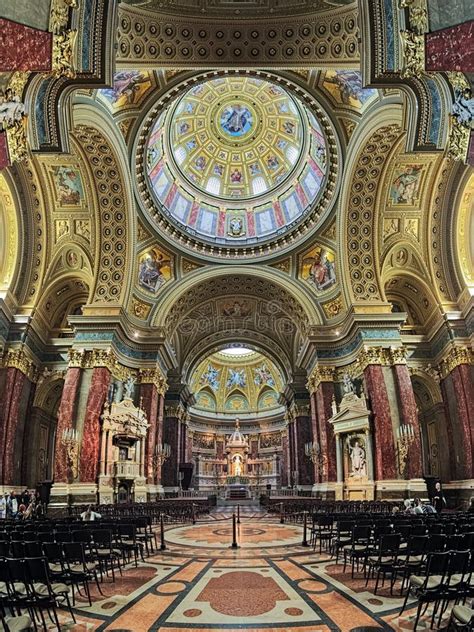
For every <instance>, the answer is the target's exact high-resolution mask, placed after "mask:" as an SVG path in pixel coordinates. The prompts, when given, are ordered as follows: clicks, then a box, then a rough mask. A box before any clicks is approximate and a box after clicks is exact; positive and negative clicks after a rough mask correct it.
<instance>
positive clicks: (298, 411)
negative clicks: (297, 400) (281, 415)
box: [291, 404, 310, 419]
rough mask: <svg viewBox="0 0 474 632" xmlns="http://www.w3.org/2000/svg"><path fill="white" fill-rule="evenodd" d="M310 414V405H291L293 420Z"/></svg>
mask: <svg viewBox="0 0 474 632" xmlns="http://www.w3.org/2000/svg"><path fill="white" fill-rule="evenodd" d="M309 413H310V405H309V404H303V405H302V404H293V405H292V406H291V414H292V416H293V418H294V419H296V417H307V416H308V415H309Z"/></svg>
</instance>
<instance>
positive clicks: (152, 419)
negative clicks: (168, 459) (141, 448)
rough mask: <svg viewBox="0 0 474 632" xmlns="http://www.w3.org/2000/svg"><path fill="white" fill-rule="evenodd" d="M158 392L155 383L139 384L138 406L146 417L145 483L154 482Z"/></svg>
mask: <svg viewBox="0 0 474 632" xmlns="http://www.w3.org/2000/svg"><path fill="white" fill-rule="evenodd" d="M158 400H159V393H158V389H157V388H156V386H155V384H140V406H141V408H143V410H144V411H145V413H146V416H147V419H148V424H149V426H148V431H147V435H146V441H145V476H146V481H147V483H150V484H153V483H154V473H153V454H154V453H155V445H156V422H157V417H158Z"/></svg>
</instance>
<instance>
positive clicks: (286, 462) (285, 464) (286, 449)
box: [280, 434, 290, 487]
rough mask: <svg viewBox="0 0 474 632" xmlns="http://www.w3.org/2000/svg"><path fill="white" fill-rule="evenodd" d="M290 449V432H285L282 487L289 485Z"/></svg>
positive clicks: (282, 451) (282, 447)
mask: <svg viewBox="0 0 474 632" xmlns="http://www.w3.org/2000/svg"><path fill="white" fill-rule="evenodd" d="M289 450H290V447H289V444H288V434H284V435H283V436H282V439H281V466H280V467H281V469H280V484H281V486H282V487H287V486H288V469H289V467H288V465H289Z"/></svg>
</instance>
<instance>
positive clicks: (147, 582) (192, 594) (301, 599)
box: [63, 513, 429, 632]
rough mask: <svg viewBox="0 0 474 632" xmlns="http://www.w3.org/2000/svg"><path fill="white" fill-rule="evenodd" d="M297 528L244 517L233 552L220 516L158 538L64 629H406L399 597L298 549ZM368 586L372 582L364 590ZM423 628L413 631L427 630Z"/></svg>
mask: <svg viewBox="0 0 474 632" xmlns="http://www.w3.org/2000/svg"><path fill="white" fill-rule="evenodd" d="M301 540H302V529H301V527H300V526H295V525H286V524H285V525H280V524H279V523H278V521H277V520H274V519H270V518H268V517H263V518H262V517H260V519H259V518H258V517H242V521H241V524H240V526H239V528H238V542H239V547H240V548H238V549H233V548H230V544H231V542H232V530H231V522H230V521H229V520H227V519H226V514H225V513H220V514H219V515H218V516H216V515H214V516H211V518H210V519H207V520H206V521H205V522H204V521H203V522H198V523H197V524H196V525H194V526H192V525H186V526H173V527H170V528H168V529H167V531H166V541H167V550H166V551H163V552H160V553H158V554H156V555H154V556H153V557H151V558H148V559H147V561H146V563H141V564H140V565H139V567H138V568H135V567H134V566H130V567H129V568H127V569H126V570H125V571H124V573H123V577H121V578H120V576H117V581H116V582H115V584H112V583H106V584H105V585H103V592H104V594H105V595H106V596H105V597H103V596H102V595H100V594H99V593H98V591H97V590H94V589H93V591H92V598H93V604H92V607H89V606H88V605H86V603H85V602H84V601H81V600H80V599H79V600H78V601H77V604H76V605H77V608H76V618H77V619H78V623H77V624H76V625H73V624H72V621H71V620H70V619H68V617H67V616H66V615H64V617H63V623H64V628H63V629H65V630H75V631H77V632H79V631H81V632H82V631H86V630H98V631H105V630H107V631H109V632H112V631H113V632H125V631H128V630H130V631H132V632H146V631H155V630H163V631H165V630H166V631H167V632H178V631H183V630H199V631H200V632H211V631H216V630H247V631H248V632H257V631H260V630H262V631H263V630H265V631H266V632H272V631H277V630H278V631H283V630H285V632H324V631H328V630H340V631H342V632H350V631H353V632H355V631H356V630H357V631H358V632H362V630H366V631H367V632H369V631H371V632H375V631H376V630H412V629H413V618H414V610H413V608H411V609H409V610H408V611H407V612H406V613H404V615H403V616H402V617H399V616H398V612H399V610H400V606H401V599H400V597H398V596H394V597H391V596H390V594H389V591H388V590H387V589H386V588H384V589H382V590H381V591H379V592H380V594H377V596H374V594H373V592H371V591H370V590H366V589H365V586H364V584H365V581H364V580H363V579H362V577H361V576H360V575H358V576H356V578H355V579H354V580H352V579H351V576H350V572H346V573H345V574H343V572H342V571H343V569H342V565H341V564H337V565H336V564H335V562H334V560H331V559H330V558H329V557H328V556H327V555H319V554H318V553H313V551H312V549H308V548H305V547H303V546H301ZM370 587H372V589H373V583H372V584H371V585H369V588H370ZM428 627H429V626H428V623H425V622H423V621H422V622H421V623H420V624H419V626H418V629H419V630H423V629H428Z"/></svg>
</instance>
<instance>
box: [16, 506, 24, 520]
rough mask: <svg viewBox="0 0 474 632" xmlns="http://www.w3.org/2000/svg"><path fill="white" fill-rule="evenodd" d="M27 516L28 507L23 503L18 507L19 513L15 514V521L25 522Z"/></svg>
mask: <svg viewBox="0 0 474 632" xmlns="http://www.w3.org/2000/svg"><path fill="white" fill-rule="evenodd" d="M25 514H26V506H25V505H24V504H23V503H21V505H20V506H19V507H18V511H17V513H16V514H15V520H24V518H25Z"/></svg>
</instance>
